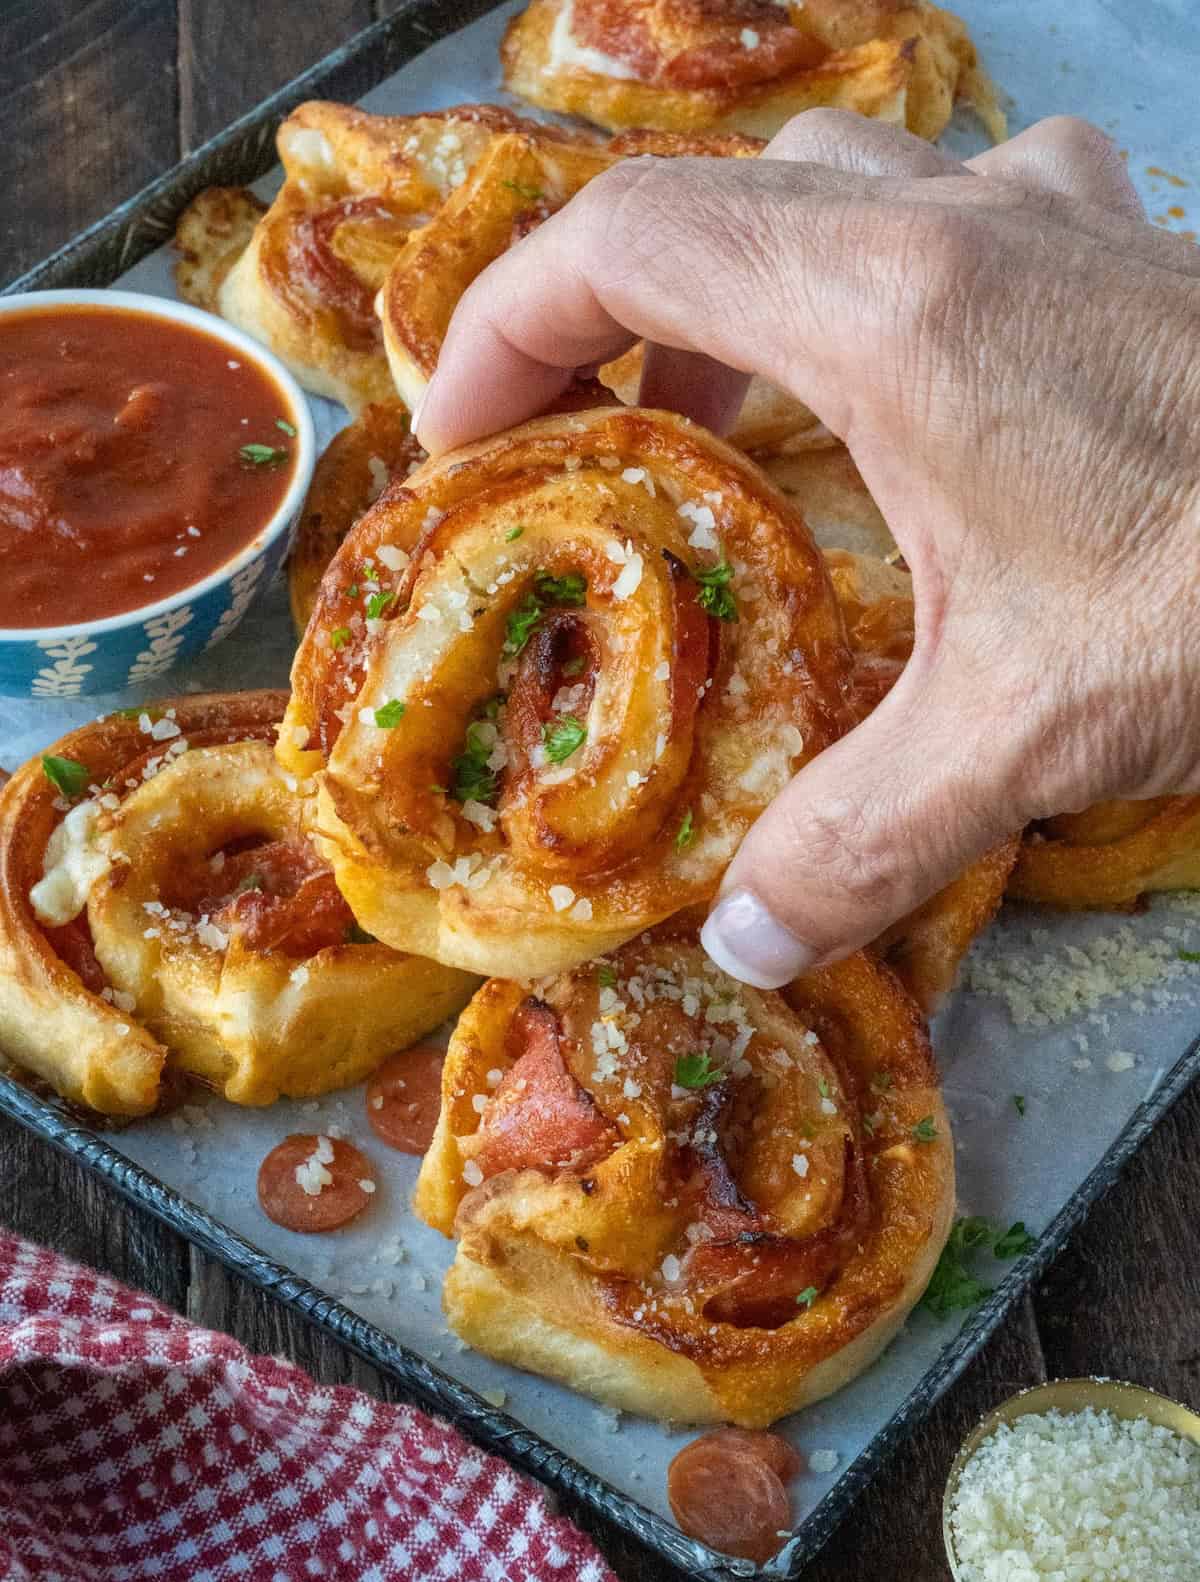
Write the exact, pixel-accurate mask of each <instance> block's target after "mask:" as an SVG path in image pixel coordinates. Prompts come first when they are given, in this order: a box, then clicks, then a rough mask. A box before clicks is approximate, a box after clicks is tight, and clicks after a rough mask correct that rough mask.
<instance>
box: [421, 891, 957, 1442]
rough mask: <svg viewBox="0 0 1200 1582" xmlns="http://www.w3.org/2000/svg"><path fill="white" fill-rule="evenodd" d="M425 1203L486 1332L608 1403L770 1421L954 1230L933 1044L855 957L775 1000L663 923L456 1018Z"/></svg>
mask: <svg viewBox="0 0 1200 1582" xmlns="http://www.w3.org/2000/svg"><path fill="white" fill-rule="evenodd" d="M442 1093H443V1099H442V1112H441V1117H440V1119H439V1124H438V1130H437V1134H436V1136H435V1138H434V1141H433V1144H432V1145H431V1147H430V1150H429V1152H428V1154H427V1155H426V1158H425V1161H424V1164H423V1166H422V1169H421V1175H420V1178H419V1181H418V1186H417V1193H416V1198H415V1207H416V1210H417V1212H418V1214H419V1215H420V1216H421V1217H422V1218H424V1219H425V1220H426V1221H427V1222H428V1223H430V1224H431V1225H433V1226H434V1227H435V1228H436V1229H438V1230H441V1231H442V1232H443V1233H444V1234H445V1235H452V1236H454V1238H455V1239H456V1241H457V1244H458V1245H457V1250H456V1257H455V1261H454V1264H453V1266H452V1267H451V1269H450V1272H449V1274H448V1276H447V1279H446V1284H445V1288H444V1306H445V1311H446V1313H447V1316H448V1318H449V1320H450V1323H451V1326H452V1327H453V1328H454V1329H455V1330H456V1331H457V1332H458V1333H459V1334H460V1335H461V1336H462V1337H463V1338H464V1339H465V1340H467V1341H468V1342H469V1343H470V1344H471V1345H473V1346H475V1347H477V1348H478V1349H480V1350H482V1351H485V1352H487V1353H489V1354H490V1355H492V1356H495V1357H498V1358H500V1359H501V1360H503V1361H508V1362H512V1363H515V1364H517V1365H518V1366H520V1367H523V1368H529V1369H532V1370H533V1371H535V1372H540V1373H545V1374H548V1375H549V1376H550V1377H552V1378H556V1379H559V1380H561V1381H562V1382H564V1383H566V1384H569V1385H571V1386H572V1387H573V1388H575V1389H578V1390H582V1391H585V1392H587V1393H589V1394H592V1395H595V1396H597V1397H598V1398H599V1399H600V1400H602V1401H605V1402H607V1403H608V1404H610V1405H612V1406H616V1407H618V1408H622V1409H627V1410H631V1411H636V1412H642V1413H645V1414H647V1415H649V1416H652V1417H660V1418H667V1419H674V1420H677V1421H688V1422H715V1421H729V1422H733V1423H737V1424H739V1425H741V1426H744V1427H752V1428H757V1427H764V1426H766V1425H767V1424H768V1423H771V1422H773V1421H775V1419H777V1418H779V1417H781V1416H783V1415H785V1414H786V1413H788V1412H791V1411H795V1410H796V1409H797V1408H799V1407H801V1406H804V1405H806V1404H808V1403H810V1402H812V1401H815V1400H818V1399H820V1398H821V1397H822V1396H824V1395H827V1394H829V1393H830V1392H831V1391H832V1390H835V1389H837V1388H839V1387H840V1386H841V1385H843V1384H845V1383H847V1382H848V1381H849V1380H850V1379H852V1378H853V1377H855V1375H856V1374H857V1373H859V1372H860V1371H861V1370H862V1369H863V1368H864V1367H866V1366H868V1365H869V1363H870V1362H871V1361H872V1360H873V1359H874V1358H875V1357H876V1356H877V1355H878V1354H879V1352H880V1351H881V1350H882V1348H883V1347H884V1346H885V1345H886V1344H887V1343H888V1341H889V1340H890V1339H891V1337H892V1336H893V1335H894V1334H895V1332H896V1330H897V1329H898V1327H899V1325H900V1324H901V1323H902V1322H903V1320H904V1317H905V1316H906V1315H907V1313H908V1312H909V1311H910V1310H911V1308H912V1306H913V1304H914V1303H915V1302H916V1301H917V1300H918V1298H919V1296H920V1294H921V1292H922V1291H923V1289H924V1287H925V1285H926V1283H927V1281H928V1279H929V1276H930V1274H931V1272H932V1270H933V1267H934V1264H935V1263H936V1260H937V1258H938V1255H939V1254H940V1252H941V1249H942V1246H943V1244H944V1242H945V1238H946V1235H947V1233H948V1231H949V1227H950V1221H951V1216H952V1213H953V1203H954V1169H953V1150H952V1146H951V1142H950V1135H949V1128H948V1125H947V1121H946V1115H945V1110H944V1108H943V1105H942V1100H941V1097H940V1093H939V1090H938V1078H937V1072H936V1068H935V1066H934V1062H933V1056H932V1052H931V1050H930V1046H929V1039H928V1036H927V1033H926V1031H925V1027H924V1023H923V1020H922V1018H921V1016H920V1013H919V1012H918V1010H917V1008H916V1006H915V1005H914V1004H913V1003H912V1001H911V1000H910V999H909V998H908V996H907V995H906V994H905V993H904V991H903V989H902V988H901V987H900V985H899V984H898V983H897V981H896V979H895V978H894V977H893V976H892V974H891V973H890V972H889V971H888V970H887V968H885V967H883V966H881V965H880V964H878V963H876V962H873V961H872V960H871V959H870V958H869V957H867V956H864V955H861V954H860V955H856V956H852V957H850V958H848V959H847V960H845V961H842V962H839V963H838V964H837V965H836V966H834V967H830V968H826V969H823V970H821V971H819V972H817V973H814V974H812V975H811V976H810V977H808V978H805V979H802V980H801V981H800V982H799V983H797V984H796V985H794V986H793V987H792V988H791V989H789V990H787V991H786V992H785V993H784V994H783V995H777V994H767V993H763V992H761V991H758V990H754V989H750V988H747V987H745V986H744V985H742V984H738V983H736V982H734V981H733V980H732V979H729V978H727V977H725V976H724V975H723V974H721V973H719V972H718V971H717V969H716V968H715V967H714V966H713V965H712V963H711V962H710V961H708V959H707V958H706V957H705V955H704V953H703V952H702V951H701V950H700V949H699V947H698V946H697V944H696V943H695V935H694V932H692V931H691V930H690V928H689V927H688V926H687V925H686V924H683V925H677V924H676V923H674V922H673V923H671V924H668V925H666V926H665V927H663V928H660V929H658V930H655V931H654V933H652V934H650V935H647V936H643V937H642V938H639V939H637V940H635V941H633V942H632V943H630V944H628V945H626V946H625V947H624V948H623V949H621V950H620V951H619V952H617V953H616V954H615V955H613V956H612V957H611V958H608V959H605V960H603V961H600V962H590V963H588V964H586V965H585V966H582V967H579V968H577V969H575V970H574V971H573V972H571V973H569V974H564V975H562V976H559V977H557V978H554V979H552V980H549V981H543V982H541V983H539V984H538V985H537V986H536V989H535V990H534V992H532V993H531V992H530V989H529V987H528V986H527V985H523V984H519V983H514V982H511V981H506V980H501V979H494V980H492V981H491V982H489V983H488V984H486V985H485V986H484V987H483V989H481V990H480V992H479V993H478V994H477V995H476V997H475V999H474V1000H473V1001H472V1002H471V1004H470V1005H469V1006H468V1008H467V1010H466V1011H465V1012H464V1014H463V1016H462V1018H461V1019H460V1021H459V1024H458V1028H457V1030H456V1032H455V1034H454V1037H453V1039H452V1041H451V1045H450V1049H449V1052H448V1054H447V1058H446V1065H445V1069H444V1073H443V1089H442Z"/></svg>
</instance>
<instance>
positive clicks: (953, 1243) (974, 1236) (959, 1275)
mask: <svg viewBox="0 0 1200 1582" xmlns="http://www.w3.org/2000/svg"><path fill="white" fill-rule="evenodd" d="M1033 1245H1034V1238H1033V1237H1032V1236H1031V1235H1030V1234H1029V1232H1028V1231H1027V1230H1026V1229H1025V1226H1024V1224H1023V1223H1022V1222H1021V1221H1020V1220H1018V1221H1017V1223H1016V1224H1015V1225H1012V1226H1010V1227H1009V1229H1008V1230H1006V1231H1002V1230H1001V1229H1000V1227H999V1226H998V1225H994V1224H993V1223H992V1222H991V1220H987V1219H983V1218H982V1217H981V1216H979V1215H971V1216H969V1217H968V1218H966V1219H960V1220H956V1221H955V1222H954V1228H953V1230H951V1232H950V1237H949V1239H948V1241H947V1242H946V1245H945V1247H944V1248H943V1249H942V1255H941V1257H940V1258H939V1259H938V1262H937V1267H936V1268H935V1269H934V1271H933V1276H932V1278H931V1279H930V1282H929V1285H928V1287H927V1289H926V1291H925V1295H924V1296H923V1297H922V1298H921V1305H922V1307H924V1308H926V1309H927V1310H928V1311H929V1312H930V1313H932V1314H933V1315H934V1317H935V1318H945V1317H946V1316H947V1315H948V1314H950V1313H953V1312H956V1311H959V1310H962V1309H965V1308H972V1307H975V1306H977V1305H978V1303H980V1302H982V1301H983V1300H984V1299H985V1298H986V1297H989V1296H991V1294H992V1287H991V1286H990V1285H985V1284H984V1283H983V1281H982V1280H979V1279H977V1278H976V1276H975V1275H974V1274H973V1273H972V1272H971V1270H970V1269H969V1268H968V1266H967V1262H966V1256H967V1254H968V1253H972V1252H976V1251H979V1250H982V1249H983V1248H988V1249H989V1250H990V1251H991V1254H992V1256H993V1257H994V1258H1004V1259H1008V1258H1019V1257H1020V1256H1021V1254H1022V1253H1026V1252H1028V1251H1029V1249H1030V1248H1031V1247H1032V1246H1033Z"/></svg>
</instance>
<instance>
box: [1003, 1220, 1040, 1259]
mask: <svg viewBox="0 0 1200 1582" xmlns="http://www.w3.org/2000/svg"><path fill="white" fill-rule="evenodd" d="M1036 1245H1037V1243H1036V1241H1035V1239H1034V1238H1033V1237H1032V1236H1031V1235H1030V1234H1029V1232H1028V1231H1027V1230H1026V1229H1025V1221H1024V1220H1020V1219H1019V1220H1018V1221H1017V1222H1016V1224H1015V1225H1010V1226H1009V1228H1008V1229H1007V1230H1006V1231H1005V1232H1004V1234H1003V1236H997V1237H996V1240H995V1241H994V1242H993V1244H992V1253H993V1255H994V1256H995V1257H997V1258H1023V1257H1024V1256H1025V1254H1026V1253H1027V1252H1030V1251H1031V1250H1032V1249H1033V1248H1034V1247H1035V1246H1036Z"/></svg>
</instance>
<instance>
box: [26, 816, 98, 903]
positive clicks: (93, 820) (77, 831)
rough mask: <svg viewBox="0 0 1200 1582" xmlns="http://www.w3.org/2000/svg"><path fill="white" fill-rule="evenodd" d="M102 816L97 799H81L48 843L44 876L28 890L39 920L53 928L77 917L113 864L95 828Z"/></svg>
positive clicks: (30, 901)
mask: <svg viewBox="0 0 1200 1582" xmlns="http://www.w3.org/2000/svg"><path fill="white" fill-rule="evenodd" d="M99 817H100V808H99V805H98V804H97V803H96V802H91V801H89V802H81V803H80V804H79V806H78V807H73V808H72V809H71V811H70V812H69V813H68V814H67V816H66V818H65V819H63V821H62V823H61V824H60V825H59V826H58V828H57V829H56V830H55V831H54V833H53V834H52V835H51V837H50V839H49V841H48V842H47V844H46V858H45V864H44V866H43V870H42V877H41V878H40V879H39V880H38V882H37V884H35V885H34V886H33V888H32V889H31V890H30V892H29V904H30V905H31V906H32V907H33V910H34V913H35V915H36V916H37V918H38V920H39V922H42V923H45V924H47V926H48V927H50V928H61V927H62V926H63V925H64V924H65V923H69V922H71V921H72V920H73V919H74V918H76V917H78V916H79V914H80V912H82V911H83V909H84V907H85V906H86V905H87V898H88V894H89V892H90V891H91V888H92V886H93V885H94V884H95V882H96V880H97V879H101V878H103V877H104V875H105V874H106V873H107V872H108V871H109V868H110V867H111V866H112V860H111V858H110V856H109V853H108V848H107V845H106V844H105V842H104V841H103V839H102V837H101V836H100V834H99V832H98V830H97V828H96V824H97V820H98V819H99Z"/></svg>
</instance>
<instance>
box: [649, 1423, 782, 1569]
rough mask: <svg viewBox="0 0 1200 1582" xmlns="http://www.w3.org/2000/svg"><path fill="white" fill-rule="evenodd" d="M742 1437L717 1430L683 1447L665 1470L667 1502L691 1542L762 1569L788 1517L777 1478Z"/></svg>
mask: <svg viewBox="0 0 1200 1582" xmlns="http://www.w3.org/2000/svg"><path fill="white" fill-rule="evenodd" d="M743 1437H744V1436H742V1435H740V1434H736V1435H731V1434H730V1433H729V1431H728V1430H718V1431H717V1432H716V1433H713V1434H705V1435H704V1436H703V1437H702V1438H700V1439H694V1440H693V1441H692V1443H691V1444H690V1445H685V1446H684V1448H683V1449H682V1450H681V1451H680V1452H679V1454H678V1455H677V1456H676V1457H675V1459H674V1460H673V1461H672V1462H671V1465H670V1467H669V1468H668V1470H667V1498H668V1499H669V1500H670V1502H671V1510H672V1512H673V1513H674V1516H675V1520H676V1521H677V1522H678V1523H679V1528H680V1531H681V1532H684V1533H686V1534H687V1535H688V1537H689V1538H698V1539H699V1540H700V1541H701V1543H706V1544H708V1545H709V1546H710V1547H711V1548H713V1549H716V1550H719V1551H720V1553H722V1554H726V1555H735V1556H737V1558H738V1559H741V1560H754V1561H757V1562H758V1563H759V1564H760V1565H761V1564H763V1563H764V1562H765V1561H767V1560H769V1559H770V1558H771V1556H772V1555H774V1554H777V1553H778V1551H779V1549H780V1546H781V1545H782V1543H783V1539H782V1538H781V1537H780V1536H779V1535H780V1533H781V1532H784V1531H785V1530H786V1529H787V1528H788V1527H790V1526H791V1519H792V1512H791V1506H790V1504H789V1502H788V1497H787V1491H786V1489H785V1488H784V1486H783V1481H782V1479H781V1478H780V1476H779V1473H778V1472H776V1471H775V1470H774V1468H773V1467H771V1466H769V1465H768V1463H767V1461H766V1460H765V1459H764V1457H763V1455H762V1454H761V1452H760V1451H759V1450H758V1449H757V1448H755V1449H753V1450H747V1448H746V1445H745V1444H744V1443H743V1442H742V1440H743ZM770 1437H772V1438H773V1437H774V1436H773V1435H772V1436H770Z"/></svg>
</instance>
